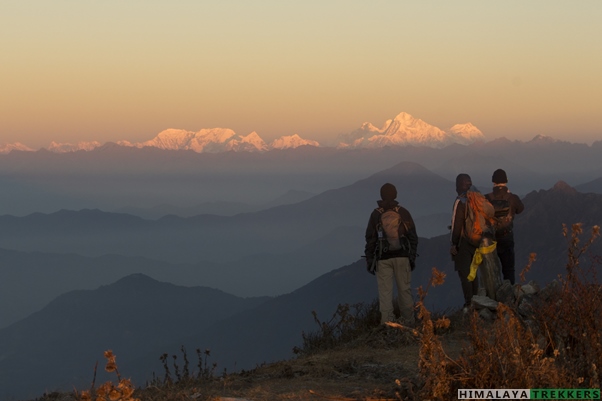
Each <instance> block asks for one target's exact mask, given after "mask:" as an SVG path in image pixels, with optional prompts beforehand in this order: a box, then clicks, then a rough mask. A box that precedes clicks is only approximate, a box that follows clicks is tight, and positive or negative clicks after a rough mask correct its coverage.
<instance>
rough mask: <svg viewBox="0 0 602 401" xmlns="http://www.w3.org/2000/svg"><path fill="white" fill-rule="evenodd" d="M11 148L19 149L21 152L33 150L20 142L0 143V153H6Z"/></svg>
mask: <svg viewBox="0 0 602 401" xmlns="http://www.w3.org/2000/svg"><path fill="white" fill-rule="evenodd" d="M13 150H19V151H23V152H33V151H34V150H33V149H32V148H30V147H29V146H26V145H23V144H22V143H20V142H15V143H5V144H4V145H0V154H8V153H10V152H12V151H13Z"/></svg>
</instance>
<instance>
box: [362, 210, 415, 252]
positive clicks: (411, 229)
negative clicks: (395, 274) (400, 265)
mask: <svg viewBox="0 0 602 401" xmlns="http://www.w3.org/2000/svg"><path fill="white" fill-rule="evenodd" d="M397 206H399V203H398V202H397V201H395V200H393V201H382V200H381V201H378V207H379V208H383V209H384V210H388V209H394V208H395V207H397ZM398 212H399V215H400V216H401V219H402V221H403V222H404V223H405V226H407V230H406V227H405V226H404V224H401V225H400V226H399V234H400V237H401V236H402V235H405V236H406V237H407V239H408V241H409V243H410V251H409V252H408V251H403V250H399V251H389V252H386V253H383V254H382V256H381V258H380V259H381V260H384V259H391V258H400V257H408V258H410V260H411V261H412V263H413V261H414V260H415V259H416V255H417V250H418V235H417V234H416V225H415V224H414V220H413V219H412V215H410V212H408V210H407V209H405V208H404V207H401V206H399V210H398ZM380 215H381V213H380V212H379V211H378V209H374V210H373V211H372V214H371V215H370V220H368V227H366V248H365V249H364V255H366V259H368V260H372V259H374V251H375V249H376V245H377V243H378V231H377V227H378V224H379V223H380Z"/></svg>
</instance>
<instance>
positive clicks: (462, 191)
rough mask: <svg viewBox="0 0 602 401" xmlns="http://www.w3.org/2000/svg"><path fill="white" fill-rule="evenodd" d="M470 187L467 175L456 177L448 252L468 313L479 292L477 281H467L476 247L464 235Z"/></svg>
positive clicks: (470, 180) (465, 310)
mask: <svg viewBox="0 0 602 401" xmlns="http://www.w3.org/2000/svg"><path fill="white" fill-rule="evenodd" d="M471 186H472V179H471V178H470V176H469V175H468V174H458V176H457V177H456V193H457V194H458V196H457V197H456V200H455V201H454V207H453V211H452V225H451V249H450V251H449V252H450V254H451V257H452V260H453V261H454V270H455V271H457V272H458V276H459V277H460V283H461V284H462V293H463V295H464V308H463V309H464V312H467V311H468V308H469V307H470V303H471V300H472V297H473V295H477V294H478V291H479V282H478V280H476V279H474V280H472V281H469V280H468V275H469V274H470V265H471V263H472V258H473V256H474V253H475V251H476V249H477V247H476V246H475V245H473V244H471V243H470V242H469V241H468V239H467V238H466V236H465V233H464V225H465V221H466V215H467V207H468V205H467V201H468V198H467V192H468V190H469V189H470V187H471Z"/></svg>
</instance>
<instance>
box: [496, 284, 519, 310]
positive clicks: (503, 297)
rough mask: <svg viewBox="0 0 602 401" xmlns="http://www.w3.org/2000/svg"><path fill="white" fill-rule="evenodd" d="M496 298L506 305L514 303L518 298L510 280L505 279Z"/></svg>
mask: <svg viewBox="0 0 602 401" xmlns="http://www.w3.org/2000/svg"><path fill="white" fill-rule="evenodd" d="M495 299H497V300H498V301H499V302H502V303H504V304H506V305H513V304H514V301H515V300H516V298H515V297H514V289H513V288H512V284H510V280H504V282H503V283H502V285H501V286H500V287H499V288H498V289H497V291H496V294H495Z"/></svg>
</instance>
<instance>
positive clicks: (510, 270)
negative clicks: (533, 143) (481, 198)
mask: <svg viewBox="0 0 602 401" xmlns="http://www.w3.org/2000/svg"><path fill="white" fill-rule="evenodd" d="M491 181H492V182H493V184H494V186H493V191H492V192H490V193H488V194H487V195H485V197H486V198H487V200H488V201H489V202H490V203H491V204H492V205H493V208H494V209H495V240H496V241H497V248H496V250H497V255H498V257H499V259H500V262H501V264H502V275H503V277H504V280H509V281H510V283H511V284H514V281H515V278H514V232H513V228H514V216H515V215H517V214H519V213H522V211H523V210H525V205H523V202H522V201H521V200H520V198H519V197H518V196H517V195H515V194H513V193H511V192H510V190H509V189H508V187H507V184H508V176H507V175H506V172H505V171H504V170H502V169H497V170H495V171H494V172H493V176H492V177H491Z"/></svg>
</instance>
